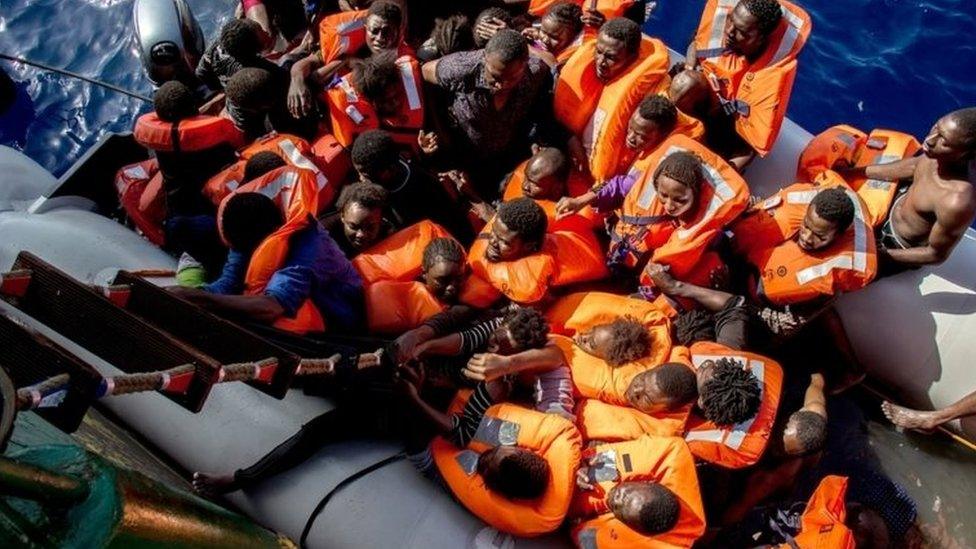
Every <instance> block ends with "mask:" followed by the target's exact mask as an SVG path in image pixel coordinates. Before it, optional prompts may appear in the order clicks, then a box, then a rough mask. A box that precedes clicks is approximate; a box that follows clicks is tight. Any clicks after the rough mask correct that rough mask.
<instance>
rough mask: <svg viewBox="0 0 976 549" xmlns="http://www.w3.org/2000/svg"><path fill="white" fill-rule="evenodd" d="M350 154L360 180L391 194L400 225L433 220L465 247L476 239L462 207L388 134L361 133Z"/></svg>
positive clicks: (392, 205) (397, 223) (378, 131)
mask: <svg viewBox="0 0 976 549" xmlns="http://www.w3.org/2000/svg"><path fill="white" fill-rule="evenodd" d="M350 156H351V157H352V165H353V167H354V168H355V169H356V172H357V173H358V174H359V179H360V181H364V182H369V183H375V184H377V185H380V186H382V187H383V188H384V189H386V191H387V193H389V200H388V204H389V206H388V208H387V209H388V212H389V213H390V214H391V216H392V217H393V218H395V219H394V220H393V221H394V223H395V224H396V225H397V226H400V227H406V226H407V225H412V224H413V223H416V222H418V221H420V220H422V219H430V220H431V221H433V222H435V223H437V224H438V225H440V226H442V227H444V228H445V229H447V230H448V232H450V233H451V234H452V235H453V236H454V237H455V238H457V239H458V240H459V241H460V242H461V243H462V244H464V245H465V246H467V245H469V244H470V243H471V241H472V240H473V239H474V232H473V231H472V228H471V224H470V223H469V222H468V218H467V216H466V215H465V214H464V211H463V209H462V206H461V205H460V204H458V203H457V202H456V201H455V200H454V199H453V197H451V195H449V194H448V193H447V191H446V190H445V188H444V186H443V185H442V184H441V183H440V182H438V181H436V180H434V178H433V177H431V175H430V174H429V173H427V171H426V170H424V169H423V168H422V167H421V166H418V165H417V164H415V163H413V162H410V161H408V160H404V159H403V158H402V157H401V156H400V153H399V149H398V147H397V144H396V142H395V141H394V140H393V138H392V137H391V136H390V134H389V133H387V132H386V131H383V130H368V131H365V132H363V133H361V134H360V135H359V136H358V137H357V138H356V140H355V141H354V142H353V144H352V150H351V151H350ZM432 205H433V206H434V207H432Z"/></svg>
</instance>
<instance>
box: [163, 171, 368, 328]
mask: <svg viewBox="0 0 976 549" xmlns="http://www.w3.org/2000/svg"><path fill="white" fill-rule="evenodd" d="M280 165H281V166H282V167H278V168H276V169H273V170H272V171H270V172H267V173H259V174H257V175H256V177H257V179H255V180H253V181H250V182H249V183H250V184H251V187H247V186H246V185H245V186H244V187H242V190H239V191H238V192H236V193H234V194H232V195H231V196H229V197H228V198H227V199H225V202H224V203H223V207H222V215H221V219H220V225H221V232H222V234H223V236H224V238H225V240H226V241H227V243H228V244H229V245H230V253H228V255H227V262H226V264H225V265H224V269H223V272H222V273H221V275H220V278H218V279H217V280H215V281H214V282H212V283H210V284H205V285H204V286H202V287H201V288H199V289H197V288H179V287H175V288H172V291H173V292H174V293H177V294H178V295H179V296H180V297H183V298H184V299H187V300H189V301H192V302H194V303H196V304H198V305H200V306H202V307H204V308H207V309H210V310H213V311H214V312H216V313H218V314H222V315H227V316H231V317H234V318H238V319H243V320H246V321H249V322H256V323H260V324H269V325H272V324H274V325H276V326H278V327H281V328H282V329H285V330H289V331H293V332H296V333H305V332H307V331H314V330H315V329H318V330H321V329H323V328H324V327H325V326H327V327H328V329H329V330H337V331H355V330H357V329H359V328H360V327H361V326H362V325H363V323H364V320H365V318H364V311H363V304H362V299H363V298H362V281H361V279H360V278H359V275H358V274H357V273H356V271H355V269H353V267H352V264H351V263H350V262H349V260H348V259H346V258H345V257H344V256H343V254H342V251H341V250H340V249H339V247H338V246H337V245H336V243H335V241H333V240H332V238H330V237H329V235H328V233H327V232H326V231H325V230H324V228H323V227H322V226H321V225H320V224H319V223H318V222H317V221H315V219H314V217H312V210H313V209H312V208H302V212H303V213H302V214H295V215H292V216H290V217H289V218H287V219H286V218H285V216H284V215H283V213H282V212H283V211H294V210H297V209H298V208H288V205H289V204H284V205H279V204H276V203H275V202H274V201H272V199H271V198H269V197H268V196H266V195H265V194H262V191H264V192H268V190H269V189H274V188H275V187H276V186H277V183H280V182H283V183H284V184H283V185H280V187H281V188H282V189H284V188H285V187H288V188H289V189H290V190H291V193H290V195H289V198H287V200H289V201H292V200H309V197H311V199H310V200H312V201H314V198H315V190H314V189H315V188H316V187H315V181H314V177H313V176H311V175H310V173H309V172H307V171H305V170H300V169H297V168H293V167H290V166H284V160H281V164H280ZM246 171H247V172H248V173H253V171H252V170H246ZM262 184H264V186H261V185H262ZM289 184H290V186H289ZM278 198H279V200H286V198H284V197H283V193H281V191H279V195H278ZM283 229H290V230H291V231H290V233H288V234H285V236H284V237H280V236H279V235H281V234H282V233H285V232H286V231H283ZM280 238H284V239H285V240H286V245H287V247H288V253H287V255H286V256H285V258H284V260H283V261H282V262H281V263H280V264H278V265H273V264H269V261H272V260H271V259H269V258H268V257H264V256H262V253H259V252H260V251H261V249H262V248H264V247H266V246H265V245H271V244H274V243H276V242H277V240H275V239H280ZM273 240H274V241H275V242H272V241H273ZM252 267H258V268H252ZM262 271H269V272H267V273H266V278H264V277H262V276H261V275H260V274H258V275H255V273H256V272H262ZM316 316H318V319H317V320H316V318H315V317H316ZM323 319H324V321H325V323H324V326H323V325H322V320H323ZM288 321H291V323H290V324H289V323H288Z"/></svg>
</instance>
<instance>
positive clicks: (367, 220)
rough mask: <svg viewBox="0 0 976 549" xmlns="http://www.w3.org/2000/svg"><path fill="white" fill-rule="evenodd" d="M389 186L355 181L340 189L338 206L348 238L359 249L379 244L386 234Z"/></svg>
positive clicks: (358, 250)
mask: <svg viewBox="0 0 976 549" xmlns="http://www.w3.org/2000/svg"><path fill="white" fill-rule="evenodd" d="M386 201H387V192H386V189H384V188H383V187H380V186H379V185H376V184H375V183H365V182H361V183H353V184H352V185H348V186H346V187H345V188H344V189H342V192H341V193H339V200H337V201H336V208H338V209H339V219H340V220H341V221H342V230H343V232H344V233H345V235H346V240H348V241H349V244H350V245H351V246H352V248H353V249H355V250H356V251H357V252H361V251H363V250H365V249H366V248H369V247H370V246H372V245H373V244H375V243H376V242H377V241H378V240H379V239H380V237H381V236H382V233H381V231H382V229H383V209H384V208H385V207H386Z"/></svg>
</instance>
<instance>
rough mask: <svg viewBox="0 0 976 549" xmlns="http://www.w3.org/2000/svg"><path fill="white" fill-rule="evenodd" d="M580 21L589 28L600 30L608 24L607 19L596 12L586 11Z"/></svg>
mask: <svg viewBox="0 0 976 549" xmlns="http://www.w3.org/2000/svg"><path fill="white" fill-rule="evenodd" d="M580 21H582V22H583V24H584V25H586V26H587V27H592V28H595V29H598V28H600V27H602V26H603V24H604V23H606V22H607V18H606V17H605V16H604V15H603V14H602V13H600V12H598V11H596V10H586V11H584V12H583V15H581V16H580Z"/></svg>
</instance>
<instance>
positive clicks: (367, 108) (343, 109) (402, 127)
mask: <svg viewBox="0 0 976 549" xmlns="http://www.w3.org/2000/svg"><path fill="white" fill-rule="evenodd" d="M396 65H397V69H398V72H399V74H400V82H401V84H402V92H403V98H402V107H401V111H400V112H398V113H397V114H396V115H395V116H393V117H390V118H383V119H380V118H379V115H377V113H376V108H375V107H374V106H373V105H372V104H370V103H369V101H367V100H366V99H365V98H363V97H362V95H361V94H360V92H359V91H357V90H356V88H355V86H353V82H352V73H351V72H350V73H348V74H346V75H345V76H343V77H342V78H340V79H339V80H338V81H337V82H336V84H335V85H333V86H332V87H331V88H329V89H328V90H327V91H326V93H325V100H326V103H327V104H328V105H329V114H330V115H331V117H332V133H333V134H334V135H335V137H336V140H338V141H339V143H340V144H341V145H342V146H343V147H346V148H348V147H350V146H352V142H353V141H354V140H355V139H356V136H358V135H359V134H361V133H363V132H364V131H366V130H375V129H377V128H381V127H382V128H383V129H386V130H389V131H390V132H391V134H392V136H393V137H394V139H395V140H397V141H398V142H401V143H404V144H406V145H408V146H416V143H417V132H418V131H419V130H420V128H422V127H423V125H424V103H423V77H422V76H421V74H420V63H418V62H417V59H416V58H414V57H413V56H408V55H403V56H401V57H399V58H398V59H397V60H396Z"/></svg>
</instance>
